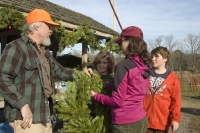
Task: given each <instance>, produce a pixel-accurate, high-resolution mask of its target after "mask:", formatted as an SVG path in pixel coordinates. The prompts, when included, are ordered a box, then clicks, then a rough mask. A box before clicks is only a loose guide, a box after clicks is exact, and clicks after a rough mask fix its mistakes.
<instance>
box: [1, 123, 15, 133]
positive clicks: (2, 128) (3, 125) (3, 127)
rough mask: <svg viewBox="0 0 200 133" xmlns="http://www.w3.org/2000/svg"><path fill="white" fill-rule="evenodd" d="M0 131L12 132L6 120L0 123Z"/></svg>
mask: <svg viewBox="0 0 200 133" xmlns="http://www.w3.org/2000/svg"><path fill="white" fill-rule="evenodd" d="M0 133H14V131H13V129H12V127H11V126H10V125H9V124H8V122H4V123H0Z"/></svg>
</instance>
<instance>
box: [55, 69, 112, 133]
mask: <svg viewBox="0 0 200 133" xmlns="http://www.w3.org/2000/svg"><path fill="white" fill-rule="evenodd" d="M73 77H74V80H73V81H68V82H67V88H68V89H67V91H65V92H64V93H63V94H61V95H59V96H56V95H55V96H54V99H56V100H57V101H58V103H57V104H56V105H55V108H56V109H57V111H58V112H59V115H58V118H59V119H62V120H63V121H64V124H63V128H62V129H60V130H59V132H60V133H111V114H110V107H108V106H106V105H102V104H100V103H97V102H95V101H94V100H92V97H91V94H90V90H94V91H95V92H97V93H103V94H109V93H110V90H109V89H108V88H107V87H108V86H109V84H107V83H104V82H103V81H102V79H101V78H100V75H98V74H93V76H92V78H90V77H88V76H87V75H86V74H85V73H84V72H76V74H74V75H73ZM92 103H93V105H94V108H95V110H91V109H90V108H89V106H90V105H91V104H92ZM91 112H94V113H95V116H92V115H91Z"/></svg>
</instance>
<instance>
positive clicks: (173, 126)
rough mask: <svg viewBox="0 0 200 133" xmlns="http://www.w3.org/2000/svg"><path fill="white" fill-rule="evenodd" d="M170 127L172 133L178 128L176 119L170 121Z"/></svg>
mask: <svg viewBox="0 0 200 133" xmlns="http://www.w3.org/2000/svg"><path fill="white" fill-rule="evenodd" d="M171 128H172V133H174V132H175V131H176V130H177V129H178V128H179V123H178V122H176V121H172V124H171Z"/></svg>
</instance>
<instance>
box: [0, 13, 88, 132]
mask: <svg viewBox="0 0 200 133" xmlns="http://www.w3.org/2000/svg"><path fill="white" fill-rule="evenodd" d="M58 26H59V24H58V23H55V22H53V21H52V19H51V17H50V14H49V13H48V12H46V11H45V10H42V9H35V10H32V11H31V12H30V13H29V14H28V16H27V18H26V23H25V24H24V27H23V32H24V34H25V35H23V36H22V37H21V38H19V39H16V40H14V41H12V42H11V43H9V44H8V45H7V46H6V48H5V49H4V52H3V54H2V58H1V60H0V93H1V94H2V95H3V97H4V99H5V107H4V109H5V117H6V120H7V121H8V122H9V124H10V125H11V126H12V128H13V129H14V132H15V133H52V125H51V121H50V111H49V102H48V98H50V96H51V94H52V93H53V90H54V78H56V79H58V80H61V79H62V80H69V79H71V78H72V74H73V72H74V71H73V70H70V69H66V68H63V67H62V66H61V65H60V64H59V63H58V62H56V60H55V59H54V58H53V57H52V55H51V54H50V52H49V50H48V47H47V46H49V45H50V44H51V41H50V35H51V33H52V30H51V27H58ZM85 72H86V74H87V73H88V71H85Z"/></svg>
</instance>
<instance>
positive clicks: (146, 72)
mask: <svg viewBox="0 0 200 133" xmlns="http://www.w3.org/2000/svg"><path fill="white" fill-rule="evenodd" d="M128 58H129V59H131V60H132V61H134V62H135V64H136V65H137V67H138V68H139V70H140V72H141V74H142V76H143V77H144V78H148V77H149V76H150V74H151V72H152V68H151V67H150V65H149V64H144V63H143V61H141V60H140V57H139V56H135V57H132V56H129V57H128Z"/></svg>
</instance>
